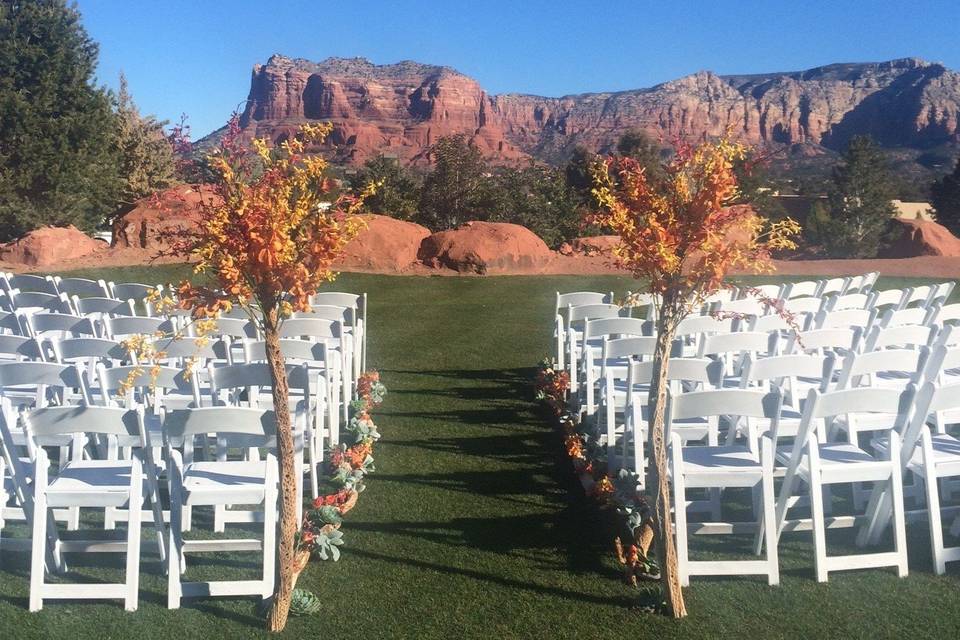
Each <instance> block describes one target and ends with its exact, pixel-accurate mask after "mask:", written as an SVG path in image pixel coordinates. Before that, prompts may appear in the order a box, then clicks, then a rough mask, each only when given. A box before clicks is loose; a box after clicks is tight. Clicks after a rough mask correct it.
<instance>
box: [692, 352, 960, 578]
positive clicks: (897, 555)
mask: <svg viewBox="0 0 960 640" xmlns="http://www.w3.org/2000/svg"><path fill="white" fill-rule="evenodd" d="M940 348H941V349H943V347H940ZM876 355H877V354H866V358H864V356H863V355H859V356H858V355H857V354H850V355H849V356H848V360H858V359H859V360H860V361H861V362H862V361H864V360H869V359H871V358H874V359H875V356H876ZM881 355H885V354H881ZM958 356H960V353H958ZM791 358H796V356H784V357H781V358H776V357H775V358H770V359H767V360H758V361H756V363H754V364H755V365H759V366H761V367H763V366H765V365H769V364H773V363H775V362H776V361H777V360H778V359H780V360H784V361H787V360H790V359H791ZM958 361H960V357H958ZM783 364H787V363H786V362H784V363H783ZM790 364H791V366H792V368H794V369H796V368H798V367H800V366H801V363H800V362H796V363H790ZM846 367H847V370H848V375H847V379H846V380H842V381H841V383H840V387H839V388H838V390H836V391H832V392H828V393H826V394H825V395H824V397H830V398H834V397H836V396H838V395H842V394H844V393H848V392H849V393H848V396H851V397H853V396H856V395H857V394H856V393H854V392H860V391H867V392H870V391H877V392H879V394H880V395H877V394H873V395H872V396H870V394H869V393H867V394H865V395H864V396H863V397H868V396H869V397H874V398H877V397H880V396H881V395H882V394H883V393H884V392H887V400H888V402H887V405H889V406H886V405H884V404H883V403H873V402H870V401H868V402H860V403H859V404H858V405H857V407H858V408H853V407H852V406H847V407H846V408H845V409H844V410H843V411H839V410H834V411H832V412H831V413H830V416H829V417H830V418H833V417H834V416H842V417H841V418H840V419H836V420H831V421H830V422H831V423H837V422H844V421H846V422H848V423H850V422H852V421H854V420H856V419H861V418H862V416H864V415H867V416H871V417H873V418H875V424H873V425H872V426H873V429H872V430H880V431H882V432H888V431H889V430H890V429H891V425H893V427H894V428H896V429H897V431H898V433H899V432H900V431H902V428H901V427H902V426H903V424H904V422H903V421H904V420H905V418H904V416H905V415H906V413H905V411H909V410H910V409H911V407H912V404H911V403H912V393H913V390H914V389H915V388H916V386H915V384H914V383H913V382H911V383H909V384H908V385H907V386H906V387H905V388H892V389H870V388H863V387H861V388H854V387H852V384H851V382H850V378H853V377H854V376H855V374H856V373H857V371H858V370H857V368H856V367H855V363H850V362H848V363H847V365H846ZM923 367H924V364H923V362H922V361H921V362H919V363H918V364H917V368H918V370H922V369H923ZM865 368H866V369H870V367H865ZM815 369H816V366H815V365H814V370H815ZM814 370H811V371H810V373H813V372H814ZM787 371H789V369H788V368H786V367H784V368H783V369H781V371H780V373H786V372H787ZM827 375H828V374H827V373H824V380H826V376H827ZM917 379H918V378H916V377H915V378H913V380H914V381H916V380H917ZM929 384H931V385H932V384H933V383H932V382H930V383H929ZM824 391H825V386H821V388H819V389H811V396H810V397H814V396H817V397H819V396H820V395H823V394H824ZM901 394H902V395H901ZM893 396H899V399H898V400H896V403H894V404H891V402H890V398H891V397H893ZM681 397H682V396H681ZM861 399H862V398H861ZM809 401H810V400H809V398H808V402H809ZM957 405H960V399H956V400H955V401H954V403H953V405H952V406H957ZM892 407H895V409H892ZM923 411H924V413H923V416H926V410H923ZM806 412H807V407H804V416H805V417H804V418H803V420H807V421H808V422H807V423H806V424H804V422H803V420H801V421H800V427H801V429H800V430H799V433H798V430H797V428H796V426H795V419H791V420H787V419H785V418H786V416H785V415H784V414H783V413H781V415H780V420H778V423H777V427H778V430H779V437H783V436H784V435H787V436H794V435H796V436H797V438H798V440H803V438H807V437H809V436H810V433H815V435H816V439H817V441H818V442H819V443H820V444H819V445H817V444H813V445H811V444H810V443H809V442H807V443H805V444H804V446H806V447H807V449H806V451H807V453H806V455H807V456H810V455H812V454H811V453H810V451H809V449H810V448H811V447H817V446H820V447H821V448H822V449H823V451H820V457H821V458H822V460H821V462H822V463H823V464H825V465H826V466H824V469H825V470H826V469H827V468H828V467H830V465H831V464H832V465H836V464H839V463H852V462H858V463H863V464H861V465H860V466H859V467H858V466H856V465H854V466H847V467H845V469H846V471H845V473H846V475H844V474H839V475H838V474H836V473H835V472H836V471H837V469H843V468H844V467H837V466H834V467H832V468H831V473H833V475H824V476H823V477H819V480H818V482H819V484H821V485H824V484H827V485H829V484H831V483H834V482H844V483H851V482H852V483H856V482H858V481H862V480H871V479H872V480H873V481H874V482H876V481H878V480H884V481H885V482H889V483H892V484H890V485H884V486H887V487H888V489H890V490H891V491H893V492H894V493H896V494H898V495H899V497H898V500H899V501H900V502H899V503H898V505H899V506H898V507H897V508H898V509H899V512H898V513H895V514H894V515H895V516H896V517H895V518H894V520H895V523H896V527H895V535H896V551H895V552H894V553H893V554H880V555H862V556H856V557H854V558H839V559H833V558H831V559H828V558H827V557H826V555H825V550H824V548H823V546H822V543H823V540H822V536H823V535H824V525H823V518H822V516H823V509H824V505H823V503H822V498H820V497H818V499H817V502H816V503H815V504H813V508H814V511H818V510H819V512H820V513H819V515H818V514H817V513H815V514H814V527H815V538H818V537H819V540H817V544H816V546H817V570H818V579H821V580H825V579H826V573H827V571H829V570H835V569H841V568H858V567H861V566H878V563H879V565H880V566H882V565H884V564H894V565H896V566H897V567H898V570H899V571H900V572H901V575H902V574H903V573H905V572H906V560H905V558H906V556H905V551H904V542H903V540H904V538H903V535H902V531H903V512H902V499H903V496H902V493H903V489H902V481H901V479H900V478H899V475H898V476H897V477H896V478H894V477H892V476H890V475H889V470H888V469H886V463H885V462H884V460H886V461H887V462H889V461H890V458H889V456H888V457H886V458H884V455H887V454H886V453H885V451H884V450H881V451H879V454H880V455H879V457H875V458H870V456H869V454H867V453H866V451H865V450H863V449H862V448H861V447H860V446H858V444H857V441H856V440H855V439H848V440H847V441H835V440H831V441H830V442H825V438H824V434H823V432H822V430H823V429H824V426H825V425H826V424H827V422H826V421H824V420H823V418H824V417H825V416H824V415H818V414H817V413H816V412H814V413H813V415H812V417H811V416H806ZM814 422H819V423H820V426H816V427H815V426H814ZM791 423H793V424H791ZM785 427H786V430H784V428H785ZM803 429H806V430H807V431H806V432H804V431H803ZM818 430H820V432H819V433H816V431H818ZM894 440H895V438H894ZM890 441H891V440H890V437H889V436H887V438H886V440H885V442H887V443H889V442H890ZM908 442H909V440H908ZM956 442H957V441H955V440H953V439H952V438H951V437H950V436H946V437H945V442H943V443H942V446H945V447H946V449H949V448H950V447H954V448H953V449H952V450H951V453H953V454H957V453H960V447H958V446H957V445H956ZM678 444H679V442H678ZM681 446H682V445H681ZM691 449H692V450H693V451H694V452H696V453H695V455H705V454H702V452H697V449H696V448H691ZM687 450H688V449H685V450H684V451H685V452H686V451H687ZM780 453H781V461H782V462H784V463H785V464H786V465H787V473H788V474H789V473H790V469H791V468H794V472H796V468H795V467H796V464H794V463H795V460H793V459H792V458H790V457H789V456H787V455H786V454H784V453H783V452H782V451H781V452H780ZM796 454H797V450H796V449H795V450H794V452H793V455H794V456H796ZM906 459H907V458H905V460H906ZM792 460H793V461H792ZM877 460H879V462H878V463H877V464H872V463H873V462H875V461H877ZM954 460H960V456H958V457H956V458H954ZM809 464H812V463H808V464H807V466H804V465H800V472H801V473H806V474H807V475H805V476H804V479H805V480H810V478H811V476H810V475H809V474H810V472H809V468H810V467H809ZM791 465H792V467H791ZM814 466H815V465H814ZM878 468H879V469H880V470H879V471H878ZM851 469H853V470H854V471H855V473H847V472H849V471H850V470H851ZM957 469H960V467H957ZM878 473H879V474H880V476H882V477H877V478H875V477H874V476H876V475H877V474H878ZM941 473H943V471H942V470H941ZM958 473H960V471H958ZM814 475H816V474H814ZM876 486H877V485H875V487H876ZM891 486H892V487H893V488H891ZM792 491H793V488H792V485H791V488H789V489H784V490H783V491H782V493H781V502H780V503H779V505H778V507H779V512H780V521H781V523H782V521H783V512H785V510H786V508H787V507H788V506H793V503H794V502H795V501H793V495H792ZM813 495H817V496H820V494H819V493H818V492H817V491H815V490H814V489H813V488H811V489H810V496H811V497H812V496H813ZM928 500H929V498H928ZM860 506H861V505H859V504H855V509H858V508H860ZM875 509H876V504H873V503H871V505H869V506H868V508H867V516H868V521H869V522H871V523H874V524H875V523H876V522H887V521H888V520H889V516H890V514H889V513H887V514H886V515H885V516H884V517H885V518H886V520H884V519H879V520H878V519H877V516H876V515H875ZM871 514H873V516H871ZM870 517H873V518H874V519H873V520H870V519H869V518H870ZM818 518H819V520H818ZM931 522H932V520H931ZM781 526H782V525H781ZM956 527H957V528H958V529H960V520H958V521H957V524H956ZM865 531H866V530H865V529H863V528H862V529H861V536H860V539H861V541H863V540H865V539H866V538H865V535H866V534H865V533H864V532H865ZM957 533H960V531H958V532H957ZM876 537H877V536H876V534H874V540H873V541H874V542H876ZM937 549H942V544H941V545H940V547H937V545H936V544H935V545H934V550H935V554H936V553H938V552H937ZM758 552H759V548H758ZM939 553H941V556H940V557H942V551H941V552H939ZM958 553H960V552H958ZM935 557H937V556H935ZM948 557H951V558H953V557H952V556H948ZM955 558H960V555H957V556H955Z"/></svg>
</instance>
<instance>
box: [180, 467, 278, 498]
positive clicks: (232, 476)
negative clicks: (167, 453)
mask: <svg viewBox="0 0 960 640" xmlns="http://www.w3.org/2000/svg"><path fill="white" fill-rule="evenodd" d="M266 472H267V463H266V462H264V461H255V460H254V461H249V460H230V461H227V462H215V461H210V462H206V461H203V462H192V463H190V464H188V465H185V466H184V471H183V494H182V495H183V503H184V504H186V505H192V506H196V505H216V504H259V503H261V502H263V496H264V489H265V487H264V478H265V477H266Z"/></svg>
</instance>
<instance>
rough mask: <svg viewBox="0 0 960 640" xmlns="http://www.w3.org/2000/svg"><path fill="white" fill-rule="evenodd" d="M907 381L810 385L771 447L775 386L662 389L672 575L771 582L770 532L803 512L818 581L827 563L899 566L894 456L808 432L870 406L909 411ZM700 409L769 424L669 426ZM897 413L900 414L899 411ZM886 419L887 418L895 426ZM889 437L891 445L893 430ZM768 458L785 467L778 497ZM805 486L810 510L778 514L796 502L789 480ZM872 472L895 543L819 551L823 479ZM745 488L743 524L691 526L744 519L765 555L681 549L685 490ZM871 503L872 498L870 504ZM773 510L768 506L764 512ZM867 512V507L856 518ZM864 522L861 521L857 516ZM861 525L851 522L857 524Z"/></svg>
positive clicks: (867, 477)
mask: <svg viewBox="0 0 960 640" xmlns="http://www.w3.org/2000/svg"><path fill="white" fill-rule="evenodd" d="M912 397H913V387H910V388H908V389H907V390H906V391H902V392H901V391H897V390H892V389H853V390H844V391H834V392H828V393H824V394H821V393H820V392H819V391H817V390H815V389H813V390H811V391H810V394H809V396H808V398H807V400H806V402H805V403H804V412H803V417H802V419H801V421H800V425H799V428H798V431H797V432H796V434H795V437H794V444H793V445H792V446H790V447H781V448H777V447H776V444H777V441H778V438H779V437H780V436H779V434H778V430H779V419H780V413H781V404H782V396H781V394H780V393H779V391H777V390H775V391H773V392H765V391H761V390H743V389H741V390H717V391H700V392H691V393H685V394H680V395H678V396H671V397H670V402H669V405H668V424H669V427H670V429H671V432H670V436H669V437H670V441H671V454H672V465H671V471H672V481H673V486H674V494H675V511H674V513H675V523H676V535H677V546H678V557H679V560H680V565H681V569H680V572H681V579H682V580H683V582H684V583H686V582H687V581H688V580H689V576H690V575H732V574H762V575H766V576H767V578H768V581H769V582H770V583H771V584H776V583H777V581H778V578H779V574H778V567H777V550H776V547H777V544H778V543H777V541H778V539H779V532H780V531H782V530H783V529H784V528H785V527H788V526H789V527H790V528H791V529H793V528H796V526H797V524H798V523H800V522H803V521H806V522H807V523H808V526H809V527H810V528H811V529H812V530H813V534H814V548H815V558H816V570H817V579H818V580H819V581H825V580H826V579H827V574H828V572H829V571H835V570H841V569H855V568H863V567H873V566H891V565H892V566H895V567H897V569H898V573H899V574H900V575H905V574H906V571H907V564H906V540H905V534H904V531H905V528H904V517H903V506H902V479H901V476H900V469H899V463H898V461H897V460H891V459H890V458H889V457H888V458H886V459H884V458H883V457H879V458H878V457H874V456H872V455H870V454H869V453H867V452H866V451H864V450H862V449H860V448H859V447H857V446H856V445H853V444H851V443H839V442H838V443H833V442H823V441H822V438H821V437H820V435H819V434H817V433H816V431H817V430H818V428H820V427H818V425H819V424H823V423H824V422H827V421H828V420H829V419H831V418H833V417H834V416H838V415H843V414H845V413H851V412H855V413H869V412H875V411H878V412H880V413H882V414H884V415H894V416H901V415H902V412H901V411H900V410H901V409H904V410H906V411H909V408H910V403H911V402H912ZM704 416H716V417H721V416H722V417H726V418H727V419H730V418H731V417H734V418H735V419H736V420H738V421H742V422H744V423H745V424H747V425H756V424H757V423H766V424H769V425H771V427H770V430H769V431H766V432H765V433H763V434H761V433H759V430H758V429H756V427H752V428H751V429H750V431H751V435H750V436H749V437H747V438H746V439H745V440H744V441H743V443H742V444H740V443H737V444H732V445H730V444H728V445H722V446H719V445H707V446H684V445H683V441H682V438H681V436H680V434H679V433H675V432H674V431H673V427H674V426H675V425H676V424H677V422H679V421H682V420H685V419H690V418H699V419H702V418H703V417H704ZM902 419H906V418H905V417H904V418H902ZM897 426H898V425H897V424H896V423H893V424H891V427H892V428H896V427H897ZM892 433H894V435H893V436H892V437H891V441H892V442H893V443H894V446H896V441H897V436H896V435H895V433H896V432H892ZM774 458H776V459H777V460H778V461H779V462H780V463H781V464H783V465H784V466H785V472H784V475H785V479H784V483H783V485H782V486H781V489H780V492H779V496H778V497H777V498H776V499H774V477H775V471H774ZM801 479H802V480H803V481H804V483H805V486H806V487H807V496H806V498H807V500H808V502H809V504H810V505H811V518H806V519H802V520H799V521H798V520H792V521H790V522H787V519H786V514H787V510H788V508H792V507H794V506H795V505H796V504H797V501H796V499H795V498H796V496H795V494H796V493H797V492H798V489H799V486H800V485H799V483H798V481H799V480H801ZM857 481H872V482H875V483H885V484H886V485H887V486H888V488H889V490H890V491H891V492H892V494H893V495H895V496H897V497H898V498H899V505H900V506H899V507H897V508H895V509H894V513H893V520H894V528H895V551H894V552H893V553H870V554H858V555H854V556H836V557H828V556H827V555H826V546H825V531H826V515H825V512H824V505H823V487H824V486H829V485H832V484H836V483H851V482H857ZM732 487H751V488H753V489H754V494H755V496H756V500H757V502H758V505H757V506H758V514H757V521H756V522H755V523H753V524H749V523H748V524H746V525H745V526H744V525H743V524H741V523H721V522H711V523H709V524H708V525H706V526H704V525H699V524H698V525H695V526H694V529H695V532H697V531H696V530H697V529H713V531H712V532H715V533H716V532H730V531H734V532H736V531H738V530H742V529H743V528H746V529H747V530H748V531H749V530H751V529H752V530H753V531H754V532H755V533H756V536H757V537H756V552H757V553H758V554H759V553H760V552H761V551H762V550H763V549H766V558H765V559H763V560H757V561H729V560H712V561H691V560H690V559H689V555H688V539H687V538H688V530H689V529H690V527H689V525H688V522H687V510H688V507H689V500H688V496H687V491H688V490H690V489H713V490H716V489H725V488H732ZM870 508H871V509H875V507H874V506H871V507H870ZM774 513H775V514H776V515H774ZM871 518H876V513H875V510H874V511H869V510H868V513H867V518H866V521H867V522H870V521H871ZM862 526H863V527H865V526H866V525H862ZM863 530H864V529H861V531H863Z"/></svg>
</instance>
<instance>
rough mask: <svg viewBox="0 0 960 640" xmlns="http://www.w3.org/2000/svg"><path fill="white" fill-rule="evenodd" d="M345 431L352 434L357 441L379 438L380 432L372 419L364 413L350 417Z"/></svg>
mask: <svg viewBox="0 0 960 640" xmlns="http://www.w3.org/2000/svg"><path fill="white" fill-rule="evenodd" d="M347 431H349V432H351V433H353V434H354V436H355V437H356V441H357V442H363V441H364V440H367V439H370V440H379V439H380V432H379V431H378V430H377V425H376V424H374V423H373V420H371V419H370V417H369V416H367V415H366V414H360V415H356V416H354V417H353V418H351V419H350V423H349V424H348V425H347Z"/></svg>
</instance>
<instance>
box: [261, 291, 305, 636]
mask: <svg viewBox="0 0 960 640" xmlns="http://www.w3.org/2000/svg"><path fill="white" fill-rule="evenodd" d="M264 311H265V314H264V315H265V318H264V320H265V322H264V339H265V341H266V352H267V364H268V365H269V367H270V377H271V381H272V383H273V410H274V412H275V413H276V418H277V461H278V463H279V467H280V519H279V529H280V530H279V532H278V534H279V535H277V563H276V567H277V573H276V580H275V582H274V587H273V603H272V605H271V607H270V613H269V615H268V616H267V629H268V630H269V631H274V632H276V631H283V628H284V627H285V626H286V625H287V614H289V612H290V601H291V599H292V598H293V571H294V538H295V536H296V533H297V509H298V508H299V505H298V504H297V484H296V483H297V477H296V473H297V470H296V469H294V453H293V447H294V443H293V429H292V427H291V424H290V405H289V396H290V391H289V388H288V387H287V370H286V363H285V362H284V358H283V354H282V353H281V351H280V331H279V328H280V316H279V311H278V309H277V308H276V307H274V308H273V309H270V310H267V309H264ZM266 508H268V509H269V508H270V505H266Z"/></svg>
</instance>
